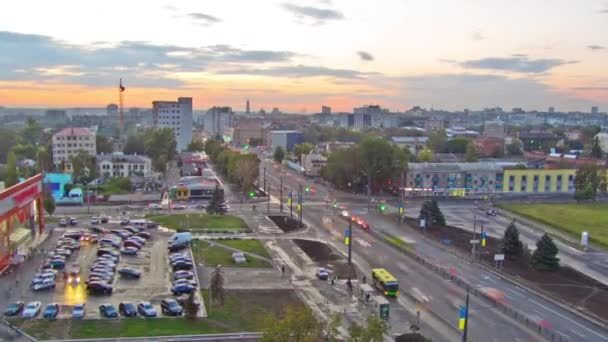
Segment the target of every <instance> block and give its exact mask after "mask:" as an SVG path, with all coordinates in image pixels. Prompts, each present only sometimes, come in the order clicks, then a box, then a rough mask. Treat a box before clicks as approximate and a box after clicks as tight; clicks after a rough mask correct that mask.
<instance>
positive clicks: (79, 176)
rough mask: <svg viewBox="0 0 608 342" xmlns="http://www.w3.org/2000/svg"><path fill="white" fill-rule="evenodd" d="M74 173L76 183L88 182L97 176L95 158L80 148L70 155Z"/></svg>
mask: <svg viewBox="0 0 608 342" xmlns="http://www.w3.org/2000/svg"><path fill="white" fill-rule="evenodd" d="M70 162H71V163H72V174H73V175H74V180H75V181H76V183H83V184H84V183H88V182H90V181H91V180H93V179H95V177H96V174H97V172H96V167H95V158H94V157H92V156H90V155H89V154H88V153H87V152H85V151H83V150H80V151H78V153H77V154H75V155H72V156H71V157H70Z"/></svg>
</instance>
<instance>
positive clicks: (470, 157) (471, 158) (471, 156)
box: [465, 141, 479, 163]
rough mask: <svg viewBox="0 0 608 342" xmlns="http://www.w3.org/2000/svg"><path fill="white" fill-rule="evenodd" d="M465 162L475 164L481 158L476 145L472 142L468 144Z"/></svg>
mask: <svg viewBox="0 0 608 342" xmlns="http://www.w3.org/2000/svg"><path fill="white" fill-rule="evenodd" d="M465 160H466V161H467V162H468V163H474V162H476V161H478V160H479V157H478V156H477V147H475V144H474V143H473V142H472V141H471V142H469V143H468V144H467V152H466V155H465Z"/></svg>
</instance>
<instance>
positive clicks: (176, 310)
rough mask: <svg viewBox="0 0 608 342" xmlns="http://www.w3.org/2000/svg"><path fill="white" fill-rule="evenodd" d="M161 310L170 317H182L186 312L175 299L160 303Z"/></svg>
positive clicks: (164, 300)
mask: <svg viewBox="0 0 608 342" xmlns="http://www.w3.org/2000/svg"><path fill="white" fill-rule="evenodd" d="M160 310H161V311H162V313H164V314H165V315H169V316H181V315H182V313H183V312H184V309H183V308H182V306H181V305H179V303H178V302H177V301H176V300H175V299H173V298H167V299H163V300H162V302H160Z"/></svg>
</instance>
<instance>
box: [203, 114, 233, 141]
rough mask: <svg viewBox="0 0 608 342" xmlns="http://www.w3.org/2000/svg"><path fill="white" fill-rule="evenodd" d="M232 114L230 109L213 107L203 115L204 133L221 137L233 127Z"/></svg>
mask: <svg viewBox="0 0 608 342" xmlns="http://www.w3.org/2000/svg"><path fill="white" fill-rule="evenodd" d="M233 121H234V112H233V111H232V108H230V107H213V108H211V109H209V110H208V111H207V114H206V115H205V121H204V126H205V132H207V133H208V134H209V135H211V136H215V135H217V134H219V135H223V134H224V132H225V131H227V130H228V129H229V128H232V127H233Z"/></svg>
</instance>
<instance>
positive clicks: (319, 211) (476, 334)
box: [263, 161, 608, 341]
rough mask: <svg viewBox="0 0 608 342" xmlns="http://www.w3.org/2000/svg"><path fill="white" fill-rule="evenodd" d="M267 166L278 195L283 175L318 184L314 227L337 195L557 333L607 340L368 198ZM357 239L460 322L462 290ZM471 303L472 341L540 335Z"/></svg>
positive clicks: (337, 232) (308, 215)
mask: <svg viewBox="0 0 608 342" xmlns="http://www.w3.org/2000/svg"><path fill="white" fill-rule="evenodd" d="M263 165H264V166H265V167H266V169H267V179H268V181H269V183H270V184H271V191H272V193H273V195H274V194H275V193H277V194H278V192H277V191H276V190H278V188H279V185H278V184H279V182H280V180H279V178H280V177H282V178H283V186H284V189H285V188H286V189H289V188H299V184H306V185H312V186H313V188H314V191H311V193H307V194H305V201H304V218H305V219H306V220H308V221H310V222H311V223H312V224H313V226H316V227H324V222H330V221H328V218H332V217H333V209H331V208H327V206H326V204H325V198H326V197H330V198H338V201H339V202H340V203H347V206H348V210H349V211H351V212H353V214H355V215H358V216H362V217H364V218H365V219H366V220H367V221H368V222H369V223H370V224H371V226H372V229H375V230H376V231H379V232H384V233H390V234H392V235H395V236H397V237H400V238H402V239H404V240H406V241H410V242H413V243H415V246H416V252H417V253H419V254H420V255H422V256H424V257H426V258H429V259H432V260H434V261H435V262H436V263H438V264H441V265H442V266H443V267H447V268H451V269H453V270H454V272H456V274H457V275H459V276H460V277H461V278H464V279H465V280H467V281H468V282H469V283H470V284H474V286H475V287H477V288H492V289H497V290H499V291H501V292H502V293H503V294H504V296H505V301H506V303H507V304H509V305H510V306H511V307H513V308H516V309H518V310H519V311H520V312H524V313H526V314H527V315H528V317H529V319H530V320H533V321H535V322H537V323H538V324H541V325H543V326H545V327H550V328H552V329H554V331H555V332H556V333H558V334H560V335H561V336H563V337H565V338H567V339H569V340H570V341H608V332H607V331H606V329H605V328H601V327H598V326H596V325H594V324H593V323H591V322H588V321H586V320H584V319H581V318H579V317H578V316H576V315H574V314H571V313H570V312H569V311H567V310H564V309H562V308H561V307H559V306H557V305H554V304H553V303H551V302H549V301H546V300H544V299H543V298H541V297H538V296H536V295H535V294H533V293H531V292H529V291H527V290H526V289H524V288H521V287H518V286H515V285H512V284H510V283H508V282H506V281H503V280H502V279H500V278H497V277H495V276H494V275H493V274H491V273H489V272H486V271H484V270H481V269H480V268H478V267H477V265H475V264H471V263H469V261H468V260H463V259H460V258H456V257H455V256H454V255H453V254H451V253H449V252H448V251H446V250H445V249H442V248H439V247H437V246H436V245H435V244H431V243H428V242H426V241H425V240H424V239H422V238H421V237H420V235H418V233H417V232H416V231H415V230H410V229H404V228H403V227H399V226H398V224H397V223H396V222H395V221H394V219H392V218H390V217H389V216H385V215H381V214H377V213H375V211H373V210H372V211H371V212H370V213H368V210H367V200H366V199H365V198H364V197H363V198H362V197H359V199H358V200H356V199H353V197H352V195H347V196H344V197H342V194H341V193H340V192H337V191H333V190H331V189H326V188H325V187H324V186H321V185H319V184H312V183H311V181H310V180H307V179H304V178H302V177H300V176H299V175H295V174H293V173H292V172H290V171H289V170H282V169H281V168H280V167H274V166H272V164H271V162H270V161H265V162H264V163H263ZM269 171H270V172H269ZM331 222H334V221H333V220H332V221H331ZM326 226H327V224H326ZM337 226H339V227H337ZM337 226H336V225H334V226H332V225H329V227H326V229H328V230H330V231H332V234H333V235H334V238H336V239H340V240H341V239H343V234H344V229H345V227H346V224H338V225H337ZM358 232H359V231H356V232H355V233H358ZM353 239H354V241H355V243H354V244H353V248H355V247H357V249H356V250H355V255H357V256H358V257H360V258H363V259H364V261H366V262H367V263H368V264H370V265H374V266H376V265H382V266H383V267H385V268H387V269H389V271H391V272H392V273H393V272H394V274H395V276H396V277H397V278H398V279H400V281H401V283H402V284H404V285H405V286H406V288H410V289H413V288H417V289H418V290H420V291H422V292H423V293H424V294H427V295H428V296H430V297H432V298H433V299H432V301H431V305H430V308H429V309H430V310H431V311H432V312H434V313H435V314H437V315H438V316H440V317H442V318H444V319H445V320H447V321H450V322H453V323H454V324H455V323H456V322H457V319H458V306H459V305H460V303H461V302H462V300H463V298H464V295H463V293H462V290H460V289H459V288H457V287H456V286H454V285H452V284H450V283H449V282H446V281H445V280H443V279H442V278H439V277H436V276H435V275H434V274H433V273H429V272H428V271H426V270H425V269H423V268H420V267H419V266H418V265H417V264H416V263H415V262H412V261H411V259H410V258H408V257H405V256H403V255H399V254H396V253H395V252H394V250H393V249H392V247H390V246H387V245H386V243H385V242H383V241H377V240H376V239H374V238H373V237H371V236H369V235H366V236H365V238H364V239H363V240H364V242H362V241H358V240H357V237H354V238H353ZM471 303H472V304H471V311H472V312H473V317H470V324H471V325H470V329H471V330H470V334H471V335H470V336H471V337H472V339H473V340H476V341H489V340H490V338H493V339H494V341H533V340H536V338H537V337H536V335H533V334H531V333H529V332H528V331H527V330H526V329H524V328H522V327H521V326H520V325H518V324H517V323H514V322H513V321H511V320H510V319H509V318H507V317H506V316H504V315H502V314H501V313H500V312H498V311H497V310H496V309H494V308H493V307H490V306H488V305H486V303H485V302H483V301H481V300H478V299H477V298H473V300H472V302H471ZM497 331H500V334H497Z"/></svg>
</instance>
